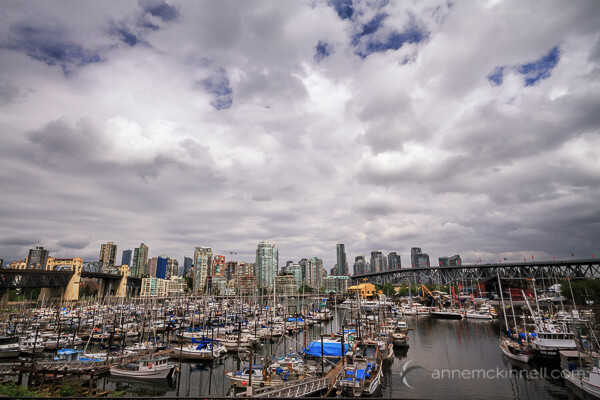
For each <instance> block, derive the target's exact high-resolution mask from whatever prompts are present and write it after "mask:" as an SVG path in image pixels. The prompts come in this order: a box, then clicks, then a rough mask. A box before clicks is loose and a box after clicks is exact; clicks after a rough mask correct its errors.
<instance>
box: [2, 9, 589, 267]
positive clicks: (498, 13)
mask: <svg viewBox="0 0 600 400" xmlns="http://www.w3.org/2000/svg"><path fill="white" fill-rule="evenodd" d="M0 21H2V23H1V24H0V66H1V68H0V71H2V73H1V74H0V116H1V120H0V121H1V124H2V135H0V157H1V159H2V160H3V168H2V169H0V181H1V182H2V186H0V187H1V189H2V190H0V204H1V205H2V208H1V209H2V214H1V215H2V216H1V218H0V222H1V224H0V258H3V259H4V262H5V263H7V262H10V261H15V260H19V259H23V258H24V257H26V256H27V252H28V250H29V249H35V248H36V247H43V248H44V249H46V250H48V251H49V252H50V255H51V256H52V257H58V258H62V257H82V258H84V259H88V260H91V259H95V258H97V257H98V251H99V249H100V245H101V244H102V243H107V241H112V242H114V243H115V244H117V245H118V249H119V255H118V257H117V259H120V257H121V254H120V251H121V250H124V249H130V250H134V249H135V248H136V247H138V246H139V245H140V243H142V242H143V243H146V244H147V245H148V247H149V254H148V256H149V257H150V258H151V257H158V256H159V255H161V254H167V255H169V256H171V257H173V258H176V259H178V260H179V263H180V264H179V265H183V257H184V256H187V257H193V252H194V248H195V247H197V246H207V247H210V248H211V249H213V251H214V254H220V255H224V256H225V257H226V260H227V261H230V260H236V261H247V262H252V261H253V259H254V257H255V252H256V246H257V243H260V242H261V241H268V242H270V243H274V244H276V246H277V247H276V248H277V249H278V250H279V259H280V265H281V262H283V261H285V260H294V261H298V260H300V259H301V258H303V257H304V258H311V257H318V258H320V259H322V260H323V265H324V266H325V267H326V268H327V269H328V270H329V269H330V268H331V267H333V266H334V265H335V263H336V262H337V255H336V244H337V243H343V244H344V245H345V251H346V260H347V263H348V269H349V270H352V264H353V260H354V259H355V257H356V256H358V255H365V257H366V258H367V259H370V254H371V252H372V251H381V252H382V253H383V254H384V255H387V254H388V253H390V252H396V253H397V254H398V255H399V256H400V257H401V259H402V265H403V266H404V267H408V266H409V260H410V249H411V248H412V247H420V248H422V249H423V252H424V253H427V254H428V255H429V257H430V260H431V263H432V265H437V260H438V259H439V258H440V257H451V256H453V255H455V254H460V256H461V258H462V260H463V262H464V263H466V264H467V263H471V262H474V261H475V260H479V259H482V260H484V261H488V262H494V261H498V259H503V258H507V259H510V260H519V259H520V260H522V259H523V258H526V259H531V256H532V255H533V256H534V257H535V259H552V258H553V257H556V258H557V259H558V258H569V257H570V254H571V253H573V254H575V256H576V257H578V256H580V257H581V258H589V257H591V255H592V254H596V255H597V254H599V253H600V247H599V246H600V202H598V199H599V198H600V170H599V169H598V165H600V159H599V158H598V154H597V150H596V149H598V148H600V124H599V123H598V115H600V111H599V110H598V104H600V87H599V86H598V84H597V80H598V78H597V77H598V72H597V71H598V70H600V69H599V68H600V33H599V32H598V29H597V26H599V25H600V3H598V2H594V1H583V2H577V3H569V4H565V3H564V2H559V1H544V2H541V1H538V2H535V1H534V2H527V3H525V4H523V3H522V2H519V1H516V0H515V1H500V2H493V1H492V2H472V3H452V2H445V1H444V2H438V1H423V2H418V3H414V4H413V3H410V4H409V3H403V2H400V3H398V2H386V1H381V2H379V1H374V2H371V1H368V2H367V1H364V2H359V1H340V2H331V1H326V0H325V1H315V2H313V1H303V2H290V3H267V2H261V1H259V2H249V3H246V2H235V3H230V2H227V1H219V2H202V3H195V2H185V1H177V0H173V1H168V2H166V1H162V0H140V1H131V2H102V3H93V2H92V3H90V2H75V1H66V2H55V1H48V2H30V1H16V2H10V6H7V7H4V13H3V14H2V15H1V16H0ZM307 26H310V29H307ZM132 256H133V254H132Z"/></svg>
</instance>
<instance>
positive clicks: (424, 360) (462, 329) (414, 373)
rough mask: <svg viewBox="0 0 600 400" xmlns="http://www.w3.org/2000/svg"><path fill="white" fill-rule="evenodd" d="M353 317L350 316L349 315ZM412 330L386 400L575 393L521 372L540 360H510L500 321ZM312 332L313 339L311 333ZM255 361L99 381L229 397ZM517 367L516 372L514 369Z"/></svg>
mask: <svg viewBox="0 0 600 400" xmlns="http://www.w3.org/2000/svg"><path fill="white" fill-rule="evenodd" d="M343 317H344V313H343V311H341V310H340V311H338V314H337V317H336V319H335V320H333V321H332V322H330V323H326V324H323V325H322V326H319V325H315V326H313V327H308V328H307V332H302V333H300V334H299V335H297V336H296V337H294V338H285V337H284V338H283V339H281V340H273V341H272V342H267V343H263V344H262V345H261V346H260V347H259V348H257V349H256V351H255V359H254V362H257V363H259V362H261V359H263V358H264V357H265V356H268V355H270V354H272V353H274V354H276V355H277V356H282V355H284V354H285V353H288V352H296V351H299V350H301V349H302V347H304V345H305V343H308V342H310V339H311V338H318V337H319V335H320V334H321V333H327V334H330V333H332V332H335V331H337V330H338V322H337V321H338V320H342V318H343ZM345 317H346V320H347V315H346V316H345ZM405 319H406V321H407V322H408V325H409V327H410V328H412V330H409V332H408V336H409V338H410V339H409V344H410V347H409V348H408V349H394V357H393V358H392V359H391V360H390V361H389V362H386V363H384V365H383V373H384V375H383V386H382V390H381V393H380V394H379V396H380V397H383V398H461V399H467V400H469V399H480V398H484V397H487V398H494V399H522V398H528V399H562V398H567V397H569V398H573V395H572V394H571V391H570V390H567V388H565V384H564V381H562V380H561V379H551V378H549V377H546V376H544V375H542V374H540V375H541V376H538V377H537V378H534V377H533V374H525V373H520V374H519V373H516V372H518V371H526V372H527V371H529V372H531V371H538V372H540V371H541V369H540V367H538V366H535V365H527V364H522V363H517V362H512V360H510V359H506V358H505V357H503V355H502V352H501V351H500V349H499V347H498V337H499V336H498V332H499V331H500V324H499V322H498V321H470V320H458V321H456V320H435V319H431V318H429V317H423V316H419V317H416V316H415V317H406V318H405ZM305 334H306V337H305ZM247 363H248V354H237V353H231V354H228V355H227V357H226V358H224V359H218V360H215V361H214V362H208V363H196V362H188V363H186V362H182V363H180V364H179V365H180V370H179V372H178V373H177V374H176V375H175V376H174V377H173V381H171V382H167V381H164V382H141V381H126V380H125V379H124V378H119V379H117V378H112V377H104V378H101V379H100V380H99V381H97V384H98V386H100V387H103V388H104V389H106V390H117V391H123V392H125V395H126V396H135V397H137V396H154V397H161V396H173V397H195V396H198V397H201V396H215V397H216V396H226V395H227V393H228V392H229V389H230V385H229V380H228V379H227V378H226V377H225V374H224V373H225V372H226V371H234V370H236V371H237V370H240V369H241V368H242V367H243V365H246V364H247ZM477 369H478V370H491V371H495V372H494V374H495V375H499V374H500V373H501V372H502V371H504V372H505V373H506V376H502V375H499V376H492V377H491V378H490V377H472V378H469V379H467V378H464V377H460V376H459V377H457V376H454V377H453V378H447V377H444V378H442V377H440V376H438V377H436V375H435V373H436V371H437V372H439V371H452V370H459V371H462V370H477ZM511 371H515V372H514V373H513V372H511Z"/></svg>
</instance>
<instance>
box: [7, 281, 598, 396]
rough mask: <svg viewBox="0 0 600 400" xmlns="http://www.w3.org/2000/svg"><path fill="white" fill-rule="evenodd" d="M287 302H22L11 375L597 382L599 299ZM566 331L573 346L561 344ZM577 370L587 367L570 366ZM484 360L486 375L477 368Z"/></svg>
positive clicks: (314, 391) (217, 386)
mask: <svg viewBox="0 0 600 400" xmlns="http://www.w3.org/2000/svg"><path fill="white" fill-rule="evenodd" d="M423 293H426V292H425V291H423ZM276 300H277V307H273V303H272V298H264V299H257V298H246V299H241V298H231V299H228V298H214V297H209V296H204V297H202V296H200V297H182V298H172V299H162V300H158V299H139V300H135V301H132V302H130V303H128V304H121V303H120V302H118V301H117V300H114V301H111V300H108V301H107V302H106V303H105V304H99V303H96V302H79V303H76V304H72V305H69V306H68V307H67V305H66V304H62V306H44V307H39V306H38V307H34V308H28V309H26V308H23V309H22V310H21V311H20V312H18V313H8V314H5V315H4V317H5V319H4V323H3V325H2V328H3V335H4V336H5V338H6V339H5V340H4V341H5V342H6V344H5V346H8V347H6V349H5V350H3V348H0V350H3V351H5V352H6V356H5V357H4V358H3V362H2V363H1V364H0V374H2V376H3V378H4V380H5V381H14V382H17V383H20V384H25V385H33V386H44V385H46V386H48V385H50V386H52V387H55V386H57V385H60V384H64V383H66V382H77V384H78V385H80V386H84V387H85V388H86V389H88V390H93V391H94V393H106V394H108V393H113V394H114V393H117V394H122V395H124V396H153V397H172V396H175V397H180V396H185V397H196V396H211V397H239V396H242V397H243V396H247V395H249V394H251V395H253V396H255V397H302V396H311V397H319V396H327V397H365V396H367V397H381V398H415V397H416V398H426V397H441V396H442V395H445V394H447V393H452V396H453V397H456V396H460V397H461V398H465V399H470V398H473V399H474V398H479V396H480V391H481V388H482V387H485V388H486V390H490V388H493V390H494V393H495V396H494V397H495V398H505V399H510V398H520V394H519V393H523V392H527V393H533V394H532V397H533V398H557V399H558V398H562V397H565V396H567V395H571V394H573V393H576V392H577V391H578V390H579V391H580V388H584V390H588V392H589V390H590V389H589V387H593V384H594V382H595V379H596V375H597V372H595V371H597V364H594V362H597V358H594V357H597V356H594V354H597V353H595V352H593V351H590V355H591V358H590V357H588V358H585V357H583V356H582V357H581V359H582V360H584V361H585V362H583V363H581V364H578V363H577V362H576V361H577V360H576V357H575V354H577V351H573V350H574V349H575V350H577V347H576V345H575V339H574V338H575V337H576V336H578V337H582V335H583V337H585V338H586V340H585V342H584V343H586V346H588V347H589V348H590V350H591V347H592V346H596V345H597V339H596V338H595V335H596V332H597V331H596V330H594V329H597V328H595V326H596V325H592V324H593V323H595V319H596V315H595V313H594V311H593V310H585V311H577V312H575V311H574V310H570V307H564V306H563V309H564V310H565V311H563V312H560V313H557V317H554V318H550V312H551V311H552V308H551V306H549V305H545V304H540V303H534V304H528V302H526V303H527V304H526V305H523V306H519V307H517V308H518V312H517V310H516V309H511V310H512V311H511V312H512V313H513V314H510V315H507V313H506V311H505V312H503V311H502V310H506V309H507V307H506V305H505V306H504V307H502V304H503V301H504V299H503V301H501V302H500V304H499V307H498V306H491V305H490V303H491V302H488V301H486V302H483V303H482V302H479V301H478V302H475V301H472V302H471V303H470V304H458V303H457V304H455V305H454V306H453V308H452V309H450V308H449V309H448V310H443V309H442V308H441V307H446V306H448V307H450V306H451V305H450V304H448V303H445V305H444V301H443V300H442V302H441V303H440V304H437V303H436V301H435V299H434V298H433V297H431V296H429V297H428V296H425V297H422V298H410V299H403V298H396V299H394V300H392V299H385V298H382V299H379V300H372V301H369V302H366V301H362V300H361V299H358V300H357V299H353V298H341V299H337V301H336V298H330V299H328V298H326V297H321V296H299V297H298V298H296V299H288V298H283V297H282V298H278V299H276ZM473 300H474V299H473ZM363 303H364V304H363ZM428 304H429V305H428ZM338 306H339V307H338ZM534 309H535V310H534ZM440 312H441V313H452V317H451V318H445V317H442V318H439V313H440ZM436 314H438V315H436ZM515 314H518V315H515ZM455 315H459V316H460V318H456V317H455ZM470 316H471V317H470ZM473 316H475V317H473ZM509 316H510V317H511V318H512V319H513V321H514V323H511V322H509V320H510V318H509ZM569 316H570V318H571V319H570V320H569ZM567 321H570V322H571V324H570V325H567ZM517 322H520V323H521V324H520V325H517ZM567 326H570V327H573V326H575V327H578V329H579V330H578V331H574V332H570V331H568V330H565V329H566V327H567ZM586 326H588V327H592V326H593V327H594V328H593V329H592V330H591V331H590V330H587V331H586V330H585V327H586ZM507 327H508V329H507ZM543 329H545V331H544V330H543ZM519 330H520V331H519ZM507 331H508V333H506V332H507ZM524 332H529V334H525V333H524ZM575 332H576V333H577V335H576V333H575ZM559 336H560V337H559ZM563 336H564V337H565V338H566V337H568V338H567V339H562V337H563ZM561 340H562V341H564V340H568V341H569V346H562V347H561V346H558V345H556V343H555V342H556V341H561ZM571 342H572V343H571ZM3 343H4V342H3ZM561 343H562V342H561ZM15 344H16V346H18V350H16V348H15ZM553 344H554V345H553ZM40 348H41V349H42V351H41V352H40V350H39V349H40ZM569 351H570V352H569ZM580 353H581V349H580ZM15 354H18V355H15ZM561 357H562V358H564V360H563V362H562V365H561V362H560V361H561ZM549 359H551V360H550V361H555V363H554V362H550V363H547V362H546V361H548V360H549ZM574 360H575V361H574ZM584 367H585V368H584ZM594 368H596V369H594ZM574 370H577V371H584V372H585V374H584V375H582V376H583V378H582V379H579V380H577V376H569V377H565V376H564V372H565V371H574ZM465 371H467V372H465ZM469 371H470V372H469ZM474 371H486V373H485V374H483V375H481V374H476V375H477V376H474V377H470V375H469V378H468V379H467V378H465V373H468V374H473V373H474ZM492 372H493V373H492ZM534 375H536V376H538V379H531V376H534ZM590 383H591V385H590ZM588 395H589V393H588Z"/></svg>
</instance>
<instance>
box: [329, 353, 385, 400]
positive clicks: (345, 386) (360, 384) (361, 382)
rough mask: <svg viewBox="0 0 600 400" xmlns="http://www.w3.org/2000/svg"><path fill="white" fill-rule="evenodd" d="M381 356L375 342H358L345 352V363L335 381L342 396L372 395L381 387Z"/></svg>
mask: <svg viewBox="0 0 600 400" xmlns="http://www.w3.org/2000/svg"><path fill="white" fill-rule="evenodd" d="M381 366H382V358H381V354H380V353H379V349H378V346H377V344H373V343H360V344H357V345H356V346H355V348H354V349H353V350H352V352H350V353H349V354H347V356H346V364H345V365H344V368H343V370H342V373H341V377H340V378H339V379H338V381H337V383H336V387H337V389H339V390H340V391H341V392H342V396H343V397H346V396H354V397H368V396H374V395H375V394H376V393H377V392H378V391H379V390H380V388H381V382H382V381H381V377H382V371H381Z"/></svg>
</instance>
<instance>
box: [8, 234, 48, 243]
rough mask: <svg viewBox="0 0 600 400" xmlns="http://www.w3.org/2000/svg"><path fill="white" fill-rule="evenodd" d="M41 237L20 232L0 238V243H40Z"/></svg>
mask: <svg viewBox="0 0 600 400" xmlns="http://www.w3.org/2000/svg"><path fill="white" fill-rule="evenodd" d="M41 241H42V239H40V238H36V237H30V236H22V235H21V234H16V235H9V236H5V237H1V238H0V244H2V245H5V246H34V245H36V244H39V243H41Z"/></svg>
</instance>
